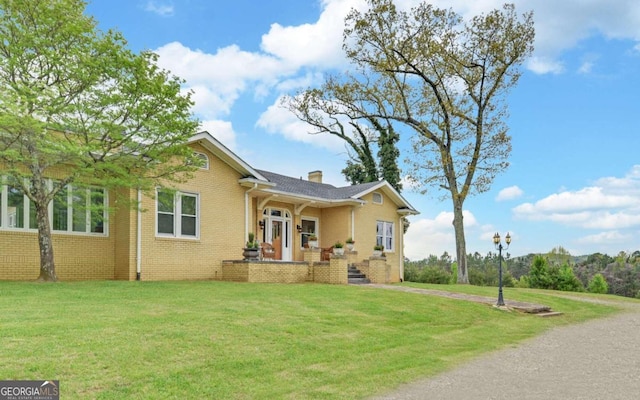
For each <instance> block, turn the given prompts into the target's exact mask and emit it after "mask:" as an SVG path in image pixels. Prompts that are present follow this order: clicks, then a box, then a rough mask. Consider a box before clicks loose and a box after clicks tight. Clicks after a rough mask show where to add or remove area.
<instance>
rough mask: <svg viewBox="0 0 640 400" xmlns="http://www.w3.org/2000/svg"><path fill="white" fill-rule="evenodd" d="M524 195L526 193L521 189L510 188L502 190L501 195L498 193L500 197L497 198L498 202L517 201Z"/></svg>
mask: <svg viewBox="0 0 640 400" xmlns="http://www.w3.org/2000/svg"><path fill="white" fill-rule="evenodd" d="M523 194H524V192H523V191H522V189H520V188H519V187H517V186H510V187H508V188H504V189H502V190H501V191H500V193H498V196H496V201H506V200H513V199H517V198H519V197H522V195H523Z"/></svg>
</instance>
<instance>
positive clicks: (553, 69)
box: [527, 56, 564, 74]
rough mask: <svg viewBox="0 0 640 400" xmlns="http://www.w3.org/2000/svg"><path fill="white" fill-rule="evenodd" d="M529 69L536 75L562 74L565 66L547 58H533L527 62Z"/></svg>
mask: <svg viewBox="0 0 640 400" xmlns="http://www.w3.org/2000/svg"><path fill="white" fill-rule="evenodd" d="M527 68H529V69H530V70H531V71H533V72H535V73H536V74H561V73H562V72H564V65H562V63H561V62H559V61H556V60H553V59H549V58H546V57H539V56H533V57H531V58H530V59H529V61H528V62H527Z"/></svg>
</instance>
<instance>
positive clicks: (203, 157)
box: [193, 152, 209, 169]
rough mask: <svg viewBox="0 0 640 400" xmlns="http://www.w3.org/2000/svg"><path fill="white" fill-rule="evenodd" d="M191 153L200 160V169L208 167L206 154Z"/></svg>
mask: <svg viewBox="0 0 640 400" xmlns="http://www.w3.org/2000/svg"><path fill="white" fill-rule="evenodd" d="M193 155H194V156H196V158H198V159H199V160H200V161H201V163H202V164H200V169H209V157H208V156H207V155H206V154H204V153H198V152H195V153H193Z"/></svg>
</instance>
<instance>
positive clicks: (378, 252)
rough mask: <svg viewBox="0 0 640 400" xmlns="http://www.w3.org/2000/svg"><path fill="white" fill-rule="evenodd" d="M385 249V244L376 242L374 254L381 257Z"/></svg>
mask: <svg viewBox="0 0 640 400" xmlns="http://www.w3.org/2000/svg"><path fill="white" fill-rule="evenodd" d="M383 251H384V246H383V245H381V244H376V245H375V246H373V256H374V257H381V256H382V252H383Z"/></svg>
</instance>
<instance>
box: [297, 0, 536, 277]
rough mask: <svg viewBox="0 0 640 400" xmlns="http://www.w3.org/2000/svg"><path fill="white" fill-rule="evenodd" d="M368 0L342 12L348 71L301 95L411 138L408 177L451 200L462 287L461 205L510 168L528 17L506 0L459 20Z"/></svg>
mask: <svg viewBox="0 0 640 400" xmlns="http://www.w3.org/2000/svg"><path fill="white" fill-rule="evenodd" d="M367 2H368V5H369V8H368V10H367V11H364V12H361V11H358V10H355V9H354V10H351V12H350V13H349V14H348V16H347V18H346V29H345V31H344V40H343V49H344V51H345V53H346V56H347V59H348V60H349V61H350V62H351V64H352V66H353V68H352V69H351V71H350V72H346V73H344V74H342V75H341V76H331V77H329V78H328V79H327V80H326V81H325V82H324V84H323V85H322V87H321V88H320V89H311V90H308V91H307V92H305V94H307V95H311V96H314V97H315V98H316V99H317V100H318V101H316V104H318V103H324V104H331V105H332V106H333V107H334V108H333V111H335V112H336V114H341V115H347V116H349V118H350V119H353V120H356V121H361V120H364V119H370V118H374V119H376V120H382V121H389V122H391V123H392V124H393V125H394V129H395V131H396V132H398V133H399V134H400V135H407V136H409V137H410V138H411V139H412V142H413V146H414V150H415V154H414V155H412V156H411V157H410V158H411V160H412V161H410V164H411V166H412V174H411V175H412V177H413V178H414V181H416V182H417V183H420V184H421V185H422V189H421V191H422V192H423V193H426V191H427V188H428V187H431V186H435V187H437V188H438V189H442V190H444V191H445V193H446V196H447V197H449V199H450V200H451V202H452V205H453V214H454V217H453V221H452V222H453V227H454V232H455V239H456V256H457V262H458V268H459V273H458V282H459V283H468V282H469V279H468V273H467V263H466V240H465V234H464V221H463V206H464V202H465V200H466V198H467V197H468V196H469V195H470V194H473V193H482V192H486V191H487V190H489V188H490V185H491V183H492V182H493V180H494V178H495V176H496V175H497V174H498V173H500V172H502V171H503V170H504V169H505V168H506V167H507V166H508V162H507V159H508V156H509V154H510V151H511V138H510V137H509V135H508V134H507V131H508V129H507V126H506V123H505V118H506V113H507V106H506V95H507V93H508V91H509V89H511V88H512V87H514V86H515V85H516V83H517V81H518V78H519V77H520V74H521V72H520V66H521V65H522V63H523V62H524V60H525V59H526V58H527V57H528V56H529V55H530V54H531V52H532V51H533V39H534V28H533V16H532V14H531V13H526V14H524V15H522V16H519V15H517V14H516V11H515V7H514V6H513V5H510V4H507V5H505V6H504V7H503V8H502V9H500V10H493V11H491V12H489V13H486V14H482V15H478V16H476V17H473V18H471V19H470V20H469V21H464V20H463V19H462V17H461V16H460V15H458V14H456V13H455V12H453V11H452V10H444V9H439V8H436V7H434V6H432V5H430V4H427V3H426V2H425V3H421V4H420V5H418V6H417V7H414V8H412V9H411V10H410V11H401V10H398V9H397V7H396V5H395V3H394V1H393V0H367ZM311 104H313V102H312V103H311Z"/></svg>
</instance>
